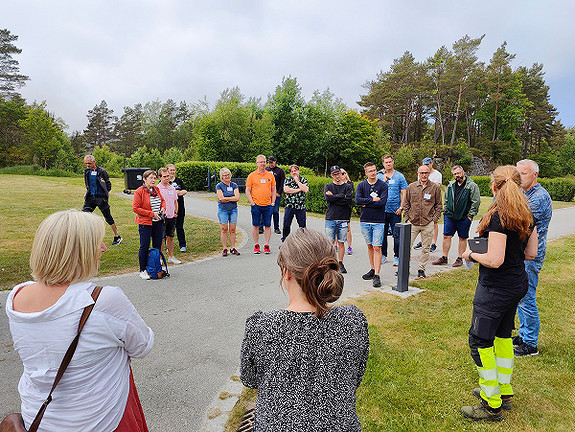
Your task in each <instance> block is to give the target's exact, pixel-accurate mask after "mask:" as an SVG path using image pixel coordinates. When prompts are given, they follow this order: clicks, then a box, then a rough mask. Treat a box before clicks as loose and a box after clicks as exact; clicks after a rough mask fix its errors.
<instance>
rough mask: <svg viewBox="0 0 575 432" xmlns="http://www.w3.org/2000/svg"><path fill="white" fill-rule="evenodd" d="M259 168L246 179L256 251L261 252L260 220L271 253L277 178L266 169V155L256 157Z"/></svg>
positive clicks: (265, 250) (267, 251)
mask: <svg viewBox="0 0 575 432" xmlns="http://www.w3.org/2000/svg"><path fill="white" fill-rule="evenodd" d="M256 165H257V166H258V169H257V170H255V171H254V172H252V173H251V174H250V175H249V176H248V178H247V180H246V196H247V197H248V201H249V202H250V205H251V211H252V237H253V238H254V243H255V245H254V253H255V254H259V253H260V244H259V242H260V232H259V225H260V221H263V225H264V240H265V244H264V253H266V254H269V253H270V237H271V232H272V230H271V221H272V213H273V208H274V205H275V202H276V180H275V177H274V175H273V174H272V173H271V172H270V171H266V157H265V156H264V155H259V156H258V157H257V158H256Z"/></svg>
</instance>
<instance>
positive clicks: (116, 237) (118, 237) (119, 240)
mask: <svg viewBox="0 0 575 432" xmlns="http://www.w3.org/2000/svg"><path fill="white" fill-rule="evenodd" d="M122 240H124V239H123V238H122V237H120V236H114V241H113V242H112V246H116V245H119V244H120V243H122Z"/></svg>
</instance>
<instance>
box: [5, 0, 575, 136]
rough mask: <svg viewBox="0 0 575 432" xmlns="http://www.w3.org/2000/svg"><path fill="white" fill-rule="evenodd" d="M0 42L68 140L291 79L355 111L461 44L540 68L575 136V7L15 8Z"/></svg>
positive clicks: (157, 1) (287, 0) (105, 4)
mask: <svg viewBox="0 0 575 432" xmlns="http://www.w3.org/2000/svg"><path fill="white" fill-rule="evenodd" d="M0 11H1V13H2V18H1V19H0V28H7V29H8V30H10V31H11V32H12V33H13V34H15V35H17V36H18V37H19V39H18V41H17V46H18V47H19V48H21V49H22V54H20V55H18V56H16V58H17V60H18V61H19V62H20V70H21V72H22V73H24V74H26V75H28V76H30V81H29V82H28V84H27V85H26V86H25V87H24V88H23V89H21V93H22V95H23V96H24V97H25V98H26V99H27V100H28V102H33V101H38V102H41V101H44V100H45V101H46V103H47V105H48V109H49V110H50V111H52V112H54V113H55V114H56V115H57V116H59V117H61V118H63V119H64V121H65V122H66V123H67V124H68V125H69V129H68V132H72V131H74V130H80V131H81V130H83V129H84V128H85V127H86V125H87V119H86V114H87V112H88V110H89V109H91V108H93V107H94V106H95V105H96V104H99V103H100V101H102V100H105V101H106V102H107V103H108V106H109V107H110V108H112V109H113V110H114V112H115V114H116V115H117V116H120V115H121V114H122V113H123V107H124V106H133V105H134V104H136V103H146V102H150V101H153V100H156V99H159V100H160V101H162V102H164V101H166V100H167V99H170V98H171V99H173V100H175V101H176V102H179V101H182V100H185V101H187V102H196V101H197V100H199V99H202V98H203V97H204V96H205V97H207V99H208V101H209V102H210V103H211V104H212V106H213V104H214V102H215V101H216V100H217V99H218V98H219V95H220V92H221V91H222V90H224V89H226V88H231V87H234V86H239V88H240V90H241V91H242V93H243V94H244V95H245V96H246V97H251V96H254V97H261V98H262V100H264V101H265V100H266V99H267V96H268V94H270V93H273V92H274V91H275V88H276V87H277V86H278V85H279V84H280V83H281V80H282V78H283V77H284V76H288V75H291V76H292V77H296V78H297V80H298V82H299V84H300V85H301V87H302V89H303V94H304V96H305V97H306V99H309V97H310V96H311V94H312V93H313V91H314V90H320V91H323V90H325V89H326V88H329V89H330V90H331V91H332V92H333V93H334V94H335V95H336V96H337V97H339V98H341V99H343V101H344V102H345V103H346V104H347V105H348V106H349V107H350V108H354V109H358V108H359V107H358V106H357V104H356V102H357V101H358V100H359V97H360V95H361V94H364V89H363V88H362V84H363V83H365V82H366V81H367V80H371V79H374V78H375V76H376V75H377V73H378V72H379V71H381V70H383V71H387V70H388V69H389V66H390V65H391V63H392V61H393V60H394V59H396V58H398V57H400V56H401V55H402V54H403V53H404V51H410V52H411V53H413V55H414V56H415V58H416V60H418V61H424V60H425V59H426V58H427V57H429V56H431V55H433V54H434V53H435V51H436V50H437V49H438V48H439V47H440V46H442V45H446V46H448V47H451V44H452V43H453V42H454V41H456V40H457V39H459V38H461V37H462V36H464V35H465V34H469V35H470V36H471V37H478V36H481V35H482V34H484V33H485V34H486V36H485V39H484V40H483V42H482V44H481V48H480V51H479V57H480V59H481V60H483V61H485V62H488V61H489V59H490V58H491V56H492V54H493V52H494V51H495V50H496V49H497V47H499V46H500V45H501V44H502V43H503V42H504V41H507V50H508V52H510V53H514V54H516V55H517V57H516V59H515V61H514V66H518V65H523V66H527V67H530V66H531V65H532V64H533V63H535V62H537V63H543V64H544V70H545V72H546V75H545V77H546V82H547V85H549V86H550V88H551V90H550V94H551V103H552V104H553V105H555V107H556V108H557V109H558V110H559V113H560V114H559V118H560V119H561V120H562V122H563V124H564V125H565V126H567V127H572V126H575V86H574V81H575V80H574V78H573V76H574V72H575V50H574V49H573V44H574V41H575V30H574V29H575V25H574V24H573V19H574V18H573V17H574V16H575V1H573V0H563V1H559V0H557V1H556V0H547V1H541V0H522V1H513V0H512V1H509V0H497V1H494V0H482V1H477V0H475V1H467V0H459V1H453V0H452V1H442V0H412V1H401V0H396V1H389V0H370V1H364V0H329V1H328V0H299V1H292V0H259V1H257V0H252V1H250V0H243V1H242V0H220V1H217V2H210V1H207V0H204V1H197V0H115V1H109V0H51V1H46V0H36V1H29V0H17V1H16V0H14V1H5V2H3V4H2V6H1V7H0Z"/></svg>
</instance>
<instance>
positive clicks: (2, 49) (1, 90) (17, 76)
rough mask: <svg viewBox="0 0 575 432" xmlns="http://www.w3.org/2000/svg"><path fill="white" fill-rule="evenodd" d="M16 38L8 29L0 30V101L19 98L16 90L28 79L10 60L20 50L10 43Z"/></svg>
mask: <svg viewBox="0 0 575 432" xmlns="http://www.w3.org/2000/svg"><path fill="white" fill-rule="evenodd" d="M16 40H18V36H16V35H13V34H11V33H10V30H8V29H0V99H2V98H3V97H6V98H7V99H11V98H14V97H19V95H18V93H17V92H16V89H18V88H20V87H23V86H24V85H25V84H26V81H28V80H29V79H30V78H28V77H27V76H26V75H22V74H21V73H20V68H19V66H18V60H15V59H14V58H12V57H13V56H14V54H20V53H21V52H22V50H21V49H20V48H17V47H16V45H14V44H13V43H12V42H15V41H16Z"/></svg>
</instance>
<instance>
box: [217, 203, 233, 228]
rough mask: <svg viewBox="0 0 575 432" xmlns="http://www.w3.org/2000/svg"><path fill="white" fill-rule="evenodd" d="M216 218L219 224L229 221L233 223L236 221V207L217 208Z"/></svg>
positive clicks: (225, 223)
mask: <svg viewBox="0 0 575 432" xmlns="http://www.w3.org/2000/svg"><path fill="white" fill-rule="evenodd" d="M218 220H219V221H220V224H222V225H227V224H229V223H232V224H235V223H237V222H238V208H237V207H236V208H235V209H232V210H222V209H218Z"/></svg>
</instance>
